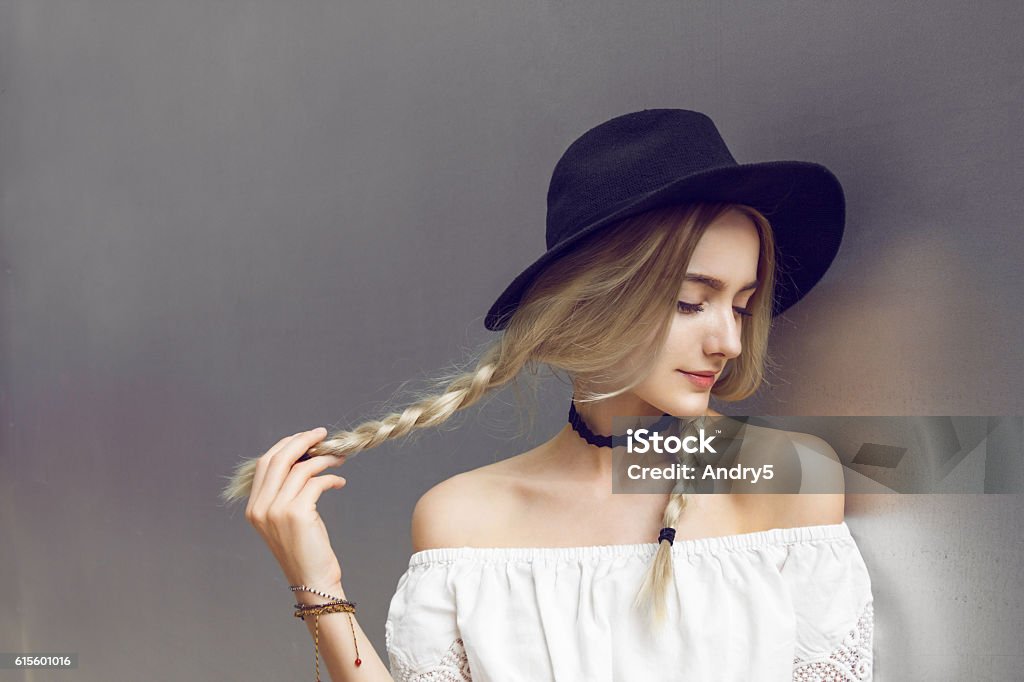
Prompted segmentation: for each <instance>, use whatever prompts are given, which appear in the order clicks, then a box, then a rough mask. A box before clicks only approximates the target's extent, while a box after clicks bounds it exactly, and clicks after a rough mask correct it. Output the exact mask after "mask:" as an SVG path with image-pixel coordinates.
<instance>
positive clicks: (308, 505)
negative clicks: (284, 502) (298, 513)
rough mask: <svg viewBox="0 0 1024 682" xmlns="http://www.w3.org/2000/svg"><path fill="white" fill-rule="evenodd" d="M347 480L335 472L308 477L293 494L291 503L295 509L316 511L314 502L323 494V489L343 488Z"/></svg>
mask: <svg viewBox="0 0 1024 682" xmlns="http://www.w3.org/2000/svg"><path fill="white" fill-rule="evenodd" d="M347 482H348V481H346V480H345V478H344V477H342V476H337V475H335V474H324V475H322V476H314V477H313V478H311V479H309V481H308V482H307V483H306V485H304V486H303V487H302V490H301V491H300V492H299V494H298V495H296V496H295V499H294V500H293V501H292V505H293V506H295V507H296V508H297V509H307V510H311V511H316V503H317V502H318V501H319V500H320V496H321V495H323V494H324V491H326V490H330V489H331V488H343V487H345V484H346V483H347Z"/></svg>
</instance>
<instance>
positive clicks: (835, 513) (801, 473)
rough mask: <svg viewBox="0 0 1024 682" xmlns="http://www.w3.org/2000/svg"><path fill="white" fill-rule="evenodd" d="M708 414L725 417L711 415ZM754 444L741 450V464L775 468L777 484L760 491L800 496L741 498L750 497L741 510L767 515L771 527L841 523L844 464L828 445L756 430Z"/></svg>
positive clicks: (800, 435) (815, 439) (814, 438)
mask: <svg viewBox="0 0 1024 682" xmlns="http://www.w3.org/2000/svg"><path fill="white" fill-rule="evenodd" d="M712 416H724V415H719V414H718V413H716V412H712ZM748 435H753V434H748ZM753 442H754V443H755V444H756V447H753V448H750V449H749V450H746V449H745V450H744V453H745V456H744V457H743V459H744V461H745V463H747V462H749V463H750V464H753V465H759V464H766V463H771V464H773V465H774V466H775V470H776V471H775V473H776V476H775V479H774V480H775V482H777V485H775V486H773V484H772V482H769V483H768V484H767V485H766V486H764V487H765V489H766V490H769V491H770V490H771V488H772V487H776V488H777V489H778V490H790V491H792V490H797V489H798V490H799V491H800V492H799V493H782V492H769V493H767V494H761V495H750V496H740V497H743V498H747V497H749V498H751V499H744V500H742V502H741V506H742V507H743V508H746V509H747V510H748V511H749V512H751V514H752V515H755V516H757V517H758V518H761V519H765V518H768V517H770V518H771V519H772V522H771V525H772V526H773V527H776V528H793V527H797V526H817V525H829V524H836V523H841V522H842V521H843V520H844V518H845V508H846V496H845V494H844V485H843V466H842V463H841V461H840V459H839V455H838V454H836V451H835V449H834V448H833V447H832V446H831V445H830V444H829V443H828V442H827V441H825V440H824V439H822V438H819V437H818V436H815V435H812V434H809V433H800V432H797V431H776V430H774V429H758V430H757V435H756V437H755V440H754V441H753ZM796 482H799V488H797V487H796V485H795V483H796ZM754 498H759V499H754Z"/></svg>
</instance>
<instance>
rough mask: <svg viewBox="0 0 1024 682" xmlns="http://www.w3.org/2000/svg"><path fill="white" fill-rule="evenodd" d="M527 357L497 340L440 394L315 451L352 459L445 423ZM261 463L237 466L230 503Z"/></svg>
mask: <svg viewBox="0 0 1024 682" xmlns="http://www.w3.org/2000/svg"><path fill="white" fill-rule="evenodd" d="M521 357H522V356H520V357H519V358H514V359H513V360H512V361H503V358H502V345H501V343H500V342H498V343H494V344H492V345H491V346H490V347H489V348H488V349H487V350H486V351H485V352H484V353H483V355H482V356H481V358H480V361H479V363H478V364H477V367H476V369H474V370H473V371H471V372H465V373H463V374H459V375H457V376H456V377H455V378H454V379H452V380H451V381H450V382H449V383H448V385H447V387H446V389H445V391H444V392H443V393H441V394H440V395H429V396H427V397H425V398H422V399H420V400H418V401H416V402H415V403H413V404H412V405H410V406H409V407H407V408H405V409H404V410H402V411H401V412H392V413H391V414H389V415H387V416H386V417H383V418H382V419H373V420H369V421H366V422H363V423H362V424H359V425H358V426H356V427H355V428H353V429H351V430H348V431H339V432H336V433H334V434H331V435H330V436H329V437H328V438H326V439H324V440H323V441H321V442H319V443H317V444H316V445H315V446H314V447H312V448H310V450H309V455H310V456H311V457H319V456H321V455H336V456H341V457H346V458H348V457H352V456H354V455H356V454H358V453H360V452H362V451H363V450H368V449H370V448H374V447H377V446H378V445H380V444H382V443H384V442H386V441H389V440H392V439H395V438H401V437H402V436H406V435H411V434H412V433H413V431H415V430H416V429H421V428H429V427H436V426H439V425H440V424H443V423H444V422H445V421H447V420H448V419H450V418H451V417H452V416H453V415H454V414H455V413H456V412H458V411H459V410H462V409H465V408H467V407H470V406H471V405H473V404H475V403H477V402H478V401H479V400H480V399H481V398H483V397H484V395H485V394H487V393H488V391H491V390H492V389H494V388H497V387H498V386H501V385H503V384H506V383H508V382H509V381H510V380H512V379H513V378H514V377H515V376H516V375H517V374H518V373H519V369H520V368H521V366H522V361H521ZM516 365H518V366H516ZM499 370H500V371H499ZM443 381H447V379H445V380H443ZM258 461H259V458H258V457H255V458H251V459H248V460H246V461H243V462H242V463H240V464H238V465H237V466H236V467H235V470H234V473H233V475H232V476H231V480H230V483H229V484H228V485H227V486H226V487H225V488H224V490H223V491H222V492H221V498H222V499H223V500H224V501H225V502H233V501H235V500H239V499H242V498H245V497H247V496H248V495H249V493H250V492H251V491H252V483H253V478H254V475H255V473H256V463H257V462H258Z"/></svg>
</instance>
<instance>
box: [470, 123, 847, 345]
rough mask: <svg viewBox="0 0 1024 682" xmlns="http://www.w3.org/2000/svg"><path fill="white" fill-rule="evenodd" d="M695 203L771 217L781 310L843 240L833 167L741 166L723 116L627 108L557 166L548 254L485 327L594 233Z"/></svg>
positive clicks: (814, 279)
mask: <svg viewBox="0 0 1024 682" xmlns="http://www.w3.org/2000/svg"><path fill="white" fill-rule="evenodd" d="M690 201H706V202H728V203H736V204H746V205H747V206H751V207H753V208H756V209H757V210H759V211H760V212H761V213H762V214H764V215H765V217H767V218H768V220H769V221H770V222H771V225H772V231H773V233H774V235H775V245H776V246H775V248H776V263H777V264H778V268H779V270H778V272H777V273H776V286H775V300H774V301H773V304H772V312H773V314H774V315H779V314H781V313H782V312H783V311H785V310H786V309H787V308H789V307H790V306H792V305H793V304H794V303H796V302H797V301H799V300H800V299H801V298H802V297H803V296H804V295H805V294H806V293H807V292H808V291H809V290H810V289H811V288H812V287H813V286H814V285H815V284H817V283H818V281H819V280H820V279H821V277H822V276H823V275H824V274H825V271H826V270H828V268H829V266H830V265H831V264H832V260H833V259H834V258H835V256H836V253H837V252H838V251H839V244H840V242H841V241H842V238H843V225H844V222H845V214H846V208H845V207H846V204H845V198H844V196H843V188H842V185H840V184H839V180H838V179H836V177H835V176H834V175H833V174H832V173H831V171H829V170H828V169H827V168H825V167H824V166H822V165H819V164H816V163H810V162H807V161H766V162H762V163H747V164H738V163H736V161H735V159H733V157H732V154H731V153H730V152H729V149H728V148H727V147H726V146H725V142H724V141H723V140H722V136H721V135H720V134H719V132H718V129H717V128H716V127H715V124H714V122H713V121H712V120H711V119H710V118H708V117H707V116H706V115H705V114H702V113H699V112H696V111H688V110H686V109H645V110H643V111H637V112H634V113H631V114H624V115H622V116H617V117H615V118H613V119H611V120H610V121H606V122H604V123H602V124H600V125H598V126H596V127H594V128H591V129H590V130H588V131H587V132H585V133H584V134H583V135H582V136H580V137H579V138H578V139H577V140H576V141H575V142H573V143H572V144H571V145H569V148H568V149H566V150H565V153H564V154H562V158H560V159H559V160H558V163H557V164H555V170H554V171H553V173H552V174H551V183H550V185H549V186H548V213H547V246H548V250H547V252H546V253H545V254H544V255H542V256H541V257H540V258H538V259H537V260H536V261H534V263H533V264H532V265H530V267H528V268H526V270H524V271H523V272H521V273H520V274H519V276H517V277H516V278H515V279H514V280H513V281H512V283H511V284H509V285H508V287H507V288H506V289H505V291H504V292H502V294H501V296H499V297H498V300H497V301H495V302H494V305H492V306H491V309H490V311H488V313H487V317H486V319H485V321H484V324H485V326H486V327H487V329H490V330H492V331H498V330H500V329H504V328H505V327H506V326H507V325H508V321H509V318H510V317H511V315H512V313H513V312H515V310H516V308H517V307H518V305H519V301H520V299H521V298H522V296H523V294H524V293H525V292H526V290H527V288H529V286H530V284H531V283H532V282H533V280H534V279H535V278H536V276H537V275H538V274H539V273H540V271H541V270H542V269H543V268H544V267H545V266H547V265H549V264H551V262H552V261H554V260H555V259H557V258H558V257H559V256H562V255H565V254H566V253H567V252H569V251H571V250H572V249H573V248H574V247H576V246H578V245H579V244H580V242H581V241H582V240H583V238H584V237H587V236H588V235H591V234H593V233H595V232H597V231H598V230H600V229H601V228H602V227H606V226H608V225H611V224H613V223H616V222H618V221H620V220H622V219H624V218H627V217H630V216H634V215H637V214H639V213H643V212H644V211H649V210H651V209H654V208H658V207H661V206H667V205H670V204H677V203H684V202H690Z"/></svg>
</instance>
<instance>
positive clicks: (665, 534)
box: [658, 528, 676, 547]
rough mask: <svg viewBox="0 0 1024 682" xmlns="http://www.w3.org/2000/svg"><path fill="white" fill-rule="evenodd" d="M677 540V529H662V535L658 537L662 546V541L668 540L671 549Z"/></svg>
mask: <svg viewBox="0 0 1024 682" xmlns="http://www.w3.org/2000/svg"><path fill="white" fill-rule="evenodd" d="M675 539H676V529H675V528H662V529H661V534H660V535H658V544H659V545H660V544H661V541H662V540H668V544H669V547H671V546H672V543H673V542H674V541H675Z"/></svg>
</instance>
